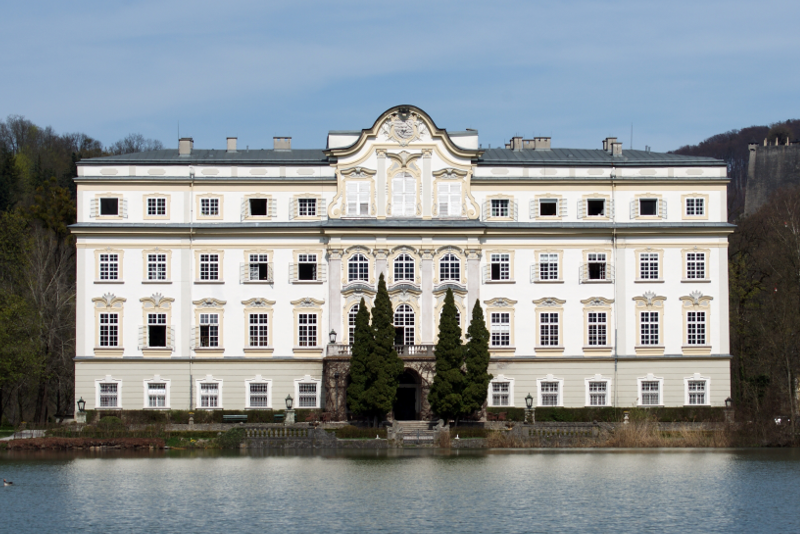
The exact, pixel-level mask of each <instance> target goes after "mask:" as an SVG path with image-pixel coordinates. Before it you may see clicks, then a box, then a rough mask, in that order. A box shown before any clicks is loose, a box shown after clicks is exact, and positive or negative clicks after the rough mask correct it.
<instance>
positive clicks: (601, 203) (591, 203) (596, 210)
mask: <svg viewBox="0 0 800 534" xmlns="http://www.w3.org/2000/svg"><path fill="white" fill-rule="evenodd" d="M586 215H587V216H588V217H605V215H606V201H605V200H603V199H597V198H594V199H589V200H587V201H586Z"/></svg>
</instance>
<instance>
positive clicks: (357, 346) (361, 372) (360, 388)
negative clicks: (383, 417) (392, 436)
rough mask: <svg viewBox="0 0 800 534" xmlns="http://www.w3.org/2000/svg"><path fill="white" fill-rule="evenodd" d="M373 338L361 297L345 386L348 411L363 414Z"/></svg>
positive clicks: (366, 411)
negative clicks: (348, 379) (347, 383)
mask: <svg viewBox="0 0 800 534" xmlns="http://www.w3.org/2000/svg"><path fill="white" fill-rule="evenodd" d="M374 344H375V338H374V337H373V335H372V328H370V326H369V310H367V305H366V303H365V302H364V299H363V297H362V299H361V302H360V303H359V304H358V313H357V314H356V327H355V330H354V331H353V348H352V353H351V356H350V385H349V386H348V387H347V405H348V406H349V407H350V411H351V412H353V413H355V414H358V415H365V414H367V413H368V411H369V410H368V409H367V408H366V406H365V405H364V400H363V397H364V391H365V390H366V386H367V362H368V361H369V356H370V354H371V353H372V347H373V345H374Z"/></svg>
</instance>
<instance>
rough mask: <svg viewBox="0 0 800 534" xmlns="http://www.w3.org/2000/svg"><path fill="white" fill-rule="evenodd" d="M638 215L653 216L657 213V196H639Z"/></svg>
mask: <svg viewBox="0 0 800 534" xmlns="http://www.w3.org/2000/svg"><path fill="white" fill-rule="evenodd" d="M639 215H640V216H642V217H655V216H657V215H658V199H657V198H640V199H639Z"/></svg>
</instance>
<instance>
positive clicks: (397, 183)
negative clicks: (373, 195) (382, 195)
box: [392, 173, 405, 217]
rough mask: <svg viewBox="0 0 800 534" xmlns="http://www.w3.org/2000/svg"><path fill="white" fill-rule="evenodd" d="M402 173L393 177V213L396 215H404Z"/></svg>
mask: <svg viewBox="0 0 800 534" xmlns="http://www.w3.org/2000/svg"><path fill="white" fill-rule="evenodd" d="M402 176H403V175H402V173H401V174H399V175H398V176H395V177H394V178H392V215H394V216H395V217H397V216H400V215H403V208H404V206H405V202H404V201H405V198H404V196H403V186H404V185H405V183H404V182H403V178H402Z"/></svg>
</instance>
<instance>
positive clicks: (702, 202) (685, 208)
mask: <svg viewBox="0 0 800 534" xmlns="http://www.w3.org/2000/svg"><path fill="white" fill-rule="evenodd" d="M690 201H692V203H693V204H694V206H692V208H691V209H692V210H693V211H694V213H689V210H690V208H689V202H690ZM698 202H699V203H700V205H701V206H702V212H701V213H698V212H697V203H698ZM706 204H707V202H706V197H685V198H684V204H683V214H684V215H685V216H686V217H705V216H706V211H707V210H708V206H706Z"/></svg>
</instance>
